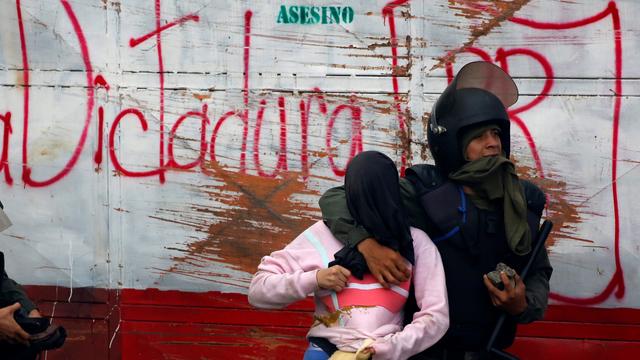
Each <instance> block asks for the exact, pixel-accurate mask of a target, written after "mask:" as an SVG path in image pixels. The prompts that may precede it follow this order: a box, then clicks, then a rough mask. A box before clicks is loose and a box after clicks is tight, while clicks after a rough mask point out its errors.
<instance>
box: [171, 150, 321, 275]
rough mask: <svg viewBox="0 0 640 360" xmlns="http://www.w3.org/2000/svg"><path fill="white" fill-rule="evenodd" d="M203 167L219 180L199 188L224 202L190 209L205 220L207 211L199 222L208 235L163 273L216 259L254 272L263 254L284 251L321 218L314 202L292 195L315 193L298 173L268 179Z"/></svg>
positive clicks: (174, 258)
mask: <svg viewBox="0 0 640 360" xmlns="http://www.w3.org/2000/svg"><path fill="white" fill-rule="evenodd" d="M207 167H208V170H209V171H211V172H212V173H213V174H212V175H213V176H215V177H216V178H218V179H219V180H221V181H222V183H223V184H222V185H218V186H206V187H202V192H203V193H204V194H205V195H207V196H209V197H211V198H212V199H214V200H216V201H218V202H221V203H222V204H223V205H224V206H223V207H213V208H211V207H195V208H194V211H195V212H197V213H201V214H203V215H204V216H205V218H206V217H208V215H210V219H211V223H209V224H201V225H200V226H202V227H203V230H204V231H205V232H206V233H207V236H206V238H204V239H201V240H197V241H194V242H192V243H190V244H188V245H187V248H186V250H184V252H185V255H183V256H176V257H173V261H174V262H175V264H174V265H173V266H172V267H171V268H170V269H168V270H166V271H169V272H174V273H183V274H186V273H185V271H183V270H182V268H181V265H183V264H188V265H192V266H194V267H196V268H197V267H201V266H202V263H203V262H210V261H212V260H217V261H222V262H224V263H226V264H228V265H229V266H231V267H232V268H235V269H237V270H242V271H245V272H248V273H253V272H255V271H256V268H257V266H258V264H259V262H260V259H261V258H262V256H264V255H268V254H270V253H271V252H273V251H275V250H278V249H282V248H283V247H285V246H286V245H287V244H288V243H289V242H291V241H292V240H293V239H294V238H295V237H296V236H298V235H299V234H300V233H302V232H303V231H304V230H305V229H306V228H307V227H309V226H310V225H312V224H313V223H314V222H315V221H317V220H318V219H319V216H318V208H317V206H316V205H315V204H316V202H313V205H309V204H306V203H303V202H297V201H295V200H293V199H292V196H293V195H308V196H309V195H311V196H314V197H317V196H318V195H319V194H318V193H317V192H316V191H315V190H309V189H307V187H306V185H305V183H304V182H303V181H302V180H301V176H300V174H298V173H294V172H288V173H283V175H282V177H281V178H277V179H272V178H265V177H259V176H254V175H248V174H242V173H236V172H230V171H227V170H224V169H222V168H220V167H219V166H218V165H217V164H214V163H212V162H209V163H208V164H207ZM186 225H189V226H198V225H195V224H186ZM190 268H191V267H190ZM187 273H188V274H190V275H191V276H194V277H202V278H206V277H207V276H210V275H211V274H210V273H209V272H203V273H199V272H197V271H193V270H189V271H187ZM216 276H220V275H219V274H216Z"/></svg>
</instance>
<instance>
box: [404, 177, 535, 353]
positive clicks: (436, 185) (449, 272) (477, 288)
mask: <svg viewBox="0 0 640 360" xmlns="http://www.w3.org/2000/svg"><path fill="white" fill-rule="evenodd" d="M407 179H408V180H410V181H411V183H412V184H413V186H414V188H415V190H416V194H417V198H418V200H419V202H420V204H421V205H422V207H423V208H424V210H425V213H426V214H427V218H428V219H427V220H428V221H427V223H429V224H430V228H429V229H425V230H428V231H427V233H428V235H429V237H430V238H431V240H432V241H433V242H434V243H435V244H436V246H437V247H438V250H439V251H440V256H441V257H442V263H443V266H444V271H445V275H446V282H447V293H448V298H449V317H450V325H449V330H448V331H447V333H446V334H445V336H444V337H443V338H442V339H441V340H440V341H439V342H438V344H437V347H445V348H452V349H456V350H483V349H484V348H485V346H486V345H487V342H488V341H489V337H490V336H491V333H492V331H493V328H494V327H495V324H496V321H497V319H498V317H499V316H500V314H501V310H499V309H497V308H495V307H494V306H493V305H492V304H491V299H490V297H489V292H488V290H487V289H486V287H485V285H484V282H483V275H484V274H486V273H488V272H490V271H492V270H494V269H495V267H496V265H497V264H498V263H499V262H503V263H505V264H507V265H509V266H510V267H512V268H514V269H515V270H516V271H517V272H518V273H521V272H522V270H523V268H524V267H525V265H526V263H527V260H528V258H529V256H527V255H525V256H518V255H516V254H514V253H513V252H512V251H511V250H510V249H509V247H508V244H507V240H506V236H505V230H504V216H503V213H502V212H501V211H486V210H483V209H479V208H477V207H476V206H475V205H474V204H473V203H472V202H471V201H470V199H469V198H468V196H467V195H465V193H464V192H463V190H462V187H461V186H460V185H457V184H455V183H453V182H451V181H449V180H447V179H444V180H443V179H441V178H440V177H439V176H438V173H437V170H436V169H435V167H434V166H431V165H417V166H414V167H412V168H410V169H408V170H407ZM523 186H524V187H525V188H526V190H525V196H527V195H529V194H530V193H533V194H535V196H528V197H527V200H528V201H527V203H528V209H529V211H528V214H527V220H528V222H529V227H530V229H531V236H532V239H534V241H535V239H536V238H537V236H536V235H537V233H538V226H539V222H540V216H541V213H542V209H543V208H544V194H543V193H542V191H541V190H539V189H538V188H537V187H535V185H533V184H531V183H528V182H524V181H523ZM530 187H534V189H532V188H530ZM529 197H531V198H533V199H531V201H529ZM534 200H535V201H534ZM540 201H542V204H540ZM540 205H541V206H540ZM533 246H535V244H532V247H533ZM407 310H410V309H406V310H405V311H407ZM407 312H408V313H410V311H407ZM405 319H407V318H406V317H405ZM515 331H516V322H515V319H513V318H512V317H507V321H506V322H505V324H504V326H503V327H502V331H501V332H500V334H499V336H498V338H497V340H496V342H495V347H497V348H501V349H502V348H506V347H508V346H510V345H511V344H512V343H513V340H514V338H515Z"/></svg>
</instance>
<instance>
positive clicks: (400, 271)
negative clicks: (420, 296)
mask: <svg viewBox="0 0 640 360" xmlns="http://www.w3.org/2000/svg"><path fill="white" fill-rule="evenodd" d="M358 251H360V253H362V256H364V259H365V260H366V261H367V266H368V267H369V270H370V271H371V274H373V276H375V278H376V279H377V280H378V282H379V283H380V284H381V285H382V286H384V287H385V288H388V287H389V286H390V285H397V284H399V283H401V282H403V281H407V280H409V277H410V276H411V270H410V269H409V267H408V266H407V263H406V260H405V259H404V258H403V257H402V255H400V253H398V252H397V251H394V250H392V249H390V248H388V247H386V246H382V245H380V244H379V243H378V242H377V241H376V239H374V238H366V239H364V240H362V241H361V242H360V243H359V244H358Z"/></svg>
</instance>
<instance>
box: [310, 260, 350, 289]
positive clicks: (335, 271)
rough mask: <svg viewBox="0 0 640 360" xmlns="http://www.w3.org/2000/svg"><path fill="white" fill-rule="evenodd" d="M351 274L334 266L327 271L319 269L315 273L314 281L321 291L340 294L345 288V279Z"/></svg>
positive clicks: (338, 266) (340, 267)
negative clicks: (325, 290)
mask: <svg viewBox="0 0 640 360" xmlns="http://www.w3.org/2000/svg"><path fill="white" fill-rule="evenodd" d="M350 275H351V272H350V271H349V270H347V269H346V268H343V267H342V266H340V265H334V266H332V267H330V268H327V269H321V270H318V271H317V272H316V280H317V281H318V287H320V288H321V289H327V290H333V291H335V292H340V291H342V289H344V288H345V287H346V286H347V278H348V277H349V276H350Z"/></svg>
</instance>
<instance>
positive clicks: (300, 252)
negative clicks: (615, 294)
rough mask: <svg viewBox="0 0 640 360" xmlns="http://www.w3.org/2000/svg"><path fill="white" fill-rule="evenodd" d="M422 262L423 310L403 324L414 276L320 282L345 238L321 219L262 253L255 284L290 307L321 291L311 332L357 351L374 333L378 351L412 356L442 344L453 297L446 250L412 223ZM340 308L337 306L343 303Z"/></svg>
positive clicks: (265, 302) (252, 293) (270, 305)
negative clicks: (333, 286) (393, 281)
mask: <svg viewBox="0 0 640 360" xmlns="http://www.w3.org/2000/svg"><path fill="white" fill-rule="evenodd" d="M411 236H412V237H413V247H414V253H415V264H414V266H413V269H412V280H411V281H413V285H414V289H415V296H416V300H417V303H418V307H419V308H420V311H418V312H416V313H415V314H414V315H413V321H412V322H411V323H410V324H407V325H406V326H405V327H404V328H403V327H402V319H403V313H402V308H403V305H404V302H405V301H406V299H407V297H408V293H409V285H410V284H409V282H408V281H407V282H405V283H403V284H399V285H398V286H394V287H392V288H390V289H384V288H382V286H381V285H380V284H379V283H378V282H377V281H376V280H375V278H374V277H373V276H371V275H370V274H368V275H366V276H365V278H364V279H363V280H358V279H357V278H355V277H354V276H350V277H349V279H348V284H347V287H346V288H345V289H343V290H342V291H341V292H339V293H336V292H334V291H329V290H323V289H319V288H318V283H317V280H316V272H317V271H318V270H319V269H323V268H326V267H327V265H328V263H329V262H331V261H332V260H333V259H334V258H333V254H335V253H336V252H337V251H338V250H340V249H341V248H342V247H343V245H342V244H341V243H340V242H339V241H338V240H337V239H336V238H335V237H334V236H333V235H332V234H331V231H329V229H328V228H327V226H326V225H325V224H324V223H323V222H322V221H318V222H317V223H315V224H314V225H312V226H311V227H309V228H308V229H307V230H306V231H305V232H303V233H302V234H300V235H299V236H298V237H297V238H296V239H295V240H293V242H291V243H290V244H289V245H287V246H286V247H285V248H284V249H282V250H278V251H274V252H273V253H271V255H269V256H265V257H263V258H262V261H261V262H260V265H259V266H258V272H257V273H256V274H255V275H254V276H253V279H252V280H251V285H250V286H249V302H250V303H251V304H252V305H253V306H255V307H259V308H265V309H277V308H283V307H285V306H287V305H289V304H291V303H293V302H295V301H298V300H302V299H304V298H306V297H307V296H309V295H310V294H313V295H314V300H315V306H316V308H315V314H314V319H315V321H314V324H313V325H312V327H311V329H310V330H309V332H308V333H307V337H310V336H314V337H323V338H326V339H327V340H329V341H330V342H331V343H333V344H335V345H336V346H337V347H338V348H339V349H340V350H343V351H349V352H355V351H356V350H358V349H359V348H360V346H361V345H362V343H363V342H364V340H365V339H368V338H370V339H374V340H375V342H374V343H373V347H374V349H375V352H376V353H375V355H374V356H373V359H375V360H377V359H406V358H408V357H410V356H412V355H415V354H417V353H419V352H421V351H423V350H425V349H426V348H428V347H430V346H431V345H433V344H435V343H436V342H437V341H438V340H439V339H440V338H441V337H442V336H443V335H444V333H445V332H446V331H447V328H448V327H449V305H448V301H447V289H446V284H445V276H444V270H443V268H442V261H441V259H440V253H439V252H438V249H437V248H436V246H435V245H434V244H433V242H431V240H430V239H429V237H428V236H427V234H425V233H424V232H423V231H421V230H419V229H416V228H411ZM336 309H337V310H336Z"/></svg>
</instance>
